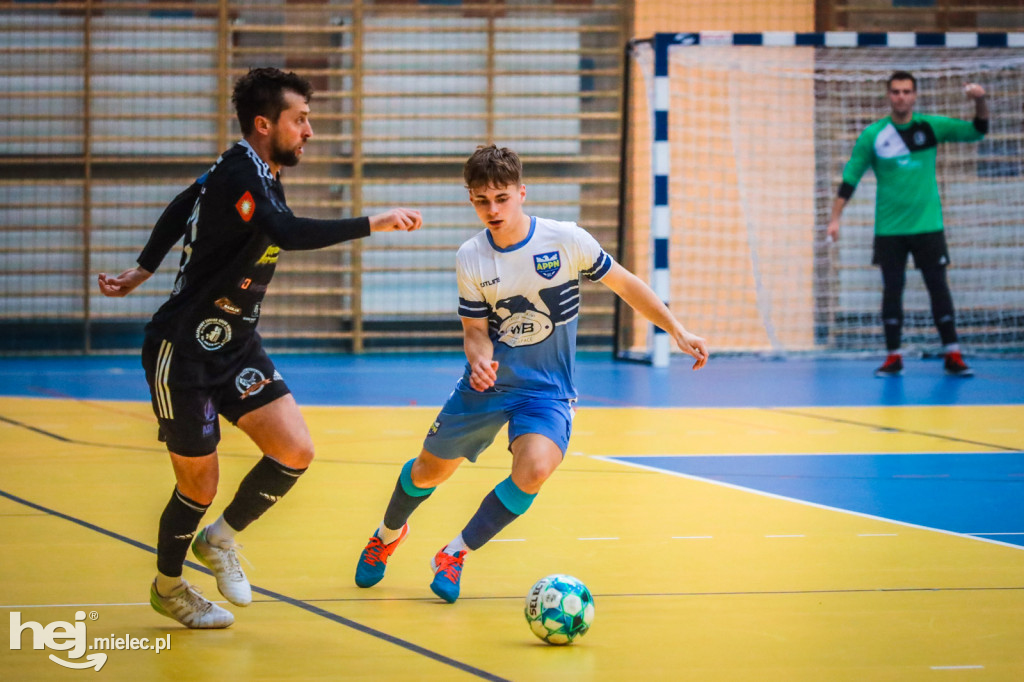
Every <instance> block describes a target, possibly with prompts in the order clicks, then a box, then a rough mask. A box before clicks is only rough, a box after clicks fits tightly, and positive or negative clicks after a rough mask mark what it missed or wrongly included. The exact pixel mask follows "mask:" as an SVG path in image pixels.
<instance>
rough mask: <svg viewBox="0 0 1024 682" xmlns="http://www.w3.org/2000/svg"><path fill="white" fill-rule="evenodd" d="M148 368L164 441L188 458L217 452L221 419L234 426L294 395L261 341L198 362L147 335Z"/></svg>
mask: <svg viewBox="0 0 1024 682" xmlns="http://www.w3.org/2000/svg"><path fill="white" fill-rule="evenodd" d="M142 367H143V369H145V370H146V382H147V383H148V384H149V395H150V397H151V398H152V401H153V412H154V413H155V414H156V417H157V420H158V421H159V423H160V440H164V441H166V442H167V449H168V450H170V451H171V452H173V453H174V454H176V455H183V456H185V457H202V456H203V455H208V454H210V453H211V452H214V451H216V449H217V444H218V443H219V442H220V423H219V421H218V419H217V415H218V414H220V415H224V418H225V419H227V420H228V421H229V422H231V423H232V424H234V423H236V422H237V421H238V420H239V419H240V418H241V417H242V416H243V415H245V414H248V413H249V412H252V411H253V410H256V409H258V408H260V407H263V406H264V405H266V404H268V403H270V402H272V401H274V400H277V399H278V398H280V397H281V396H284V395H287V394H288V393H290V392H291V391H290V390H289V389H288V386H287V385H286V384H285V383H284V379H282V378H281V375H280V373H278V371H277V369H276V368H275V367H274V363H273V362H271V360H270V357H268V356H267V354H266V352H264V350H263V346H262V345H261V344H260V342H259V338H258V337H257V338H256V339H254V340H253V342H252V343H251V344H250V345H249V346H248V347H247V348H246V349H245V350H244V351H242V352H241V353H239V354H235V355H232V356H230V357H229V358H220V357H211V358H209V359H203V360H198V359H195V358H192V357H188V356H185V355H182V354H181V353H179V352H176V351H175V349H174V346H173V344H172V343H171V342H170V341H167V340H165V339H160V338H155V337H152V336H147V337H146V340H145V342H144V343H143V345H142Z"/></svg>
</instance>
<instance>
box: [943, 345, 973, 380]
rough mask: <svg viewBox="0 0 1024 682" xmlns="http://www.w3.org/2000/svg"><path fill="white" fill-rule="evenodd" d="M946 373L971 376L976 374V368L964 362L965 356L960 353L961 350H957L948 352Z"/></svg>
mask: <svg viewBox="0 0 1024 682" xmlns="http://www.w3.org/2000/svg"><path fill="white" fill-rule="evenodd" d="M946 374H949V375H950V376H954V377H970V376H974V370H973V369H971V368H970V367H968V366H967V363H966V362H964V356H962V355H960V351H958V350H955V351H952V352H950V353H946Z"/></svg>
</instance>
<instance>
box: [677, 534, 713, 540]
mask: <svg viewBox="0 0 1024 682" xmlns="http://www.w3.org/2000/svg"><path fill="white" fill-rule="evenodd" d="M714 537H715V536H714V535H673V536H672V539H673V540H711V539H712V538H714Z"/></svg>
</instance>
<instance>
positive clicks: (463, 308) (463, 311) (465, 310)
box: [459, 297, 491, 319]
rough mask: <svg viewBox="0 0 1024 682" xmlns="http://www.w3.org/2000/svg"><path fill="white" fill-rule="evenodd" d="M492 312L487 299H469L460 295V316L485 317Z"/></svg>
mask: <svg viewBox="0 0 1024 682" xmlns="http://www.w3.org/2000/svg"><path fill="white" fill-rule="evenodd" d="M490 314H491V306H490V304H489V303H487V301H468V300H466V299H464V298H462V297H459V317H472V318H477V319H480V318H485V317H487V316H488V315H490Z"/></svg>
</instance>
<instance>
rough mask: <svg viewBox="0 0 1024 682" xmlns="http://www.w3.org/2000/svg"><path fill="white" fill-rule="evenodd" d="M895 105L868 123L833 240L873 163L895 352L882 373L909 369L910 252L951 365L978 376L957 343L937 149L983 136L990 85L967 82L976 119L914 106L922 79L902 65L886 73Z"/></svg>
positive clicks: (843, 188)
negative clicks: (904, 351)
mask: <svg viewBox="0 0 1024 682" xmlns="http://www.w3.org/2000/svg"><path fill="white" fill-rule="evenodd" d="M887 87H888V97H889V105H890V107H891V109H892V112H891V113H890V114H889V115H888V116H886V117H885V118H883V119H882V120H880V121H878V122H876V123H873V124H872V125H870V126H868V127H867V129H866V130H865V131H864V132H863V133H861V135H860V137H858V138H857V142H856V144H854V147H853V154H852V155H851V157H850V160H849V162H848V163H847V164H846V167H845V168H844V169H843V182H842V184H841V185H840V186H839V192H838V196H837V197H836V199H835V202H834V203H833V205H832V217H831V219H830V221H829V224H828V238H829V240H832V241H834V240H837V239H838V238H839V218H840V216H841V215H842V213H843V208H844V207H845V206H846V202H847V201H849V200H850V197H851V196H853V191H854V189H856V187H857V183H858V182H859V181H860V179H861V176H863V175H864V172H865V171H866V170H867V169H868V167H869V166H870V167H871V168H872V170H874V172H875V179H876V180H877V183H878V192H877V196H876V198H875V239H874V249H873V255H872V261H871V262H872V264H874V265H877V266H879V267H880V268H881V270H882V324H883V328H884V329H885V345H886V349H887V350H888V357H887V358H886V360H885V363H884V364H882V366H881V367H879V368H878V369H877V370H876V371H875V375H876V376H881V377H885V376H899V375H900V374H902V373H903V358H902V355H901V354H900V342H901V337H902V333H903V287H904V285H905V284H906V279H907V275H906V269H907V255H908V254H913V255H914V265H916V266H917V269H918V270H920V271H921V276H922V277H923V278H924V283H925V286H926V287H927V288H928V296H929V298H930V300H931V307H932V318H933V319H934V320H935V326H936V328H937V329H938V331H939V337H940V339H941V340H942V344H943V352H944V354H945V370H946V373H947V374H952V375H955V376H962V377H963V376H971V375H972V374H973V372H972V370H971V368H970V367H968V366H967V365H966V363H964V360H963V356H962V355H961V353H960V346H959V344H958V343H957V335H956V320H955V317H954V312H953V297H952V295H951V294H950V291H949V283H948V282H947V280H946V266H947V265H948V264H949V251H948V249H947V247H946V237H945V234H944V233H943V225H942V204H941V203H940V201H939V187H938V183H937V181H936V179H935V154H936V150H937V148H938V145H939V144H940V143H942V142H977V141H978V140H980V139H982V138H983V137H984V136H985V133H986V132H987V131H988V105H987V104H986V103H985V90H984V88H982V87H981V86H980V85H977V84H975V83H971V84H969V85H966V86H965V87H964V92H965V93H966V95H967V97H969V98H970V99H972V100H974V120H973V121H961V120H959V119H955V118H946V117H944V116H931V115H927V114H919V113H915V112H914V103H915V101H916V99H917V80H916V79H915V78H914V76H913V75H911V74H909V73H907V72H906V71H897V72H896V73H894V74H893V75H892V76H890V77H889V80H888V81H887Z"/></svg>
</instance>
